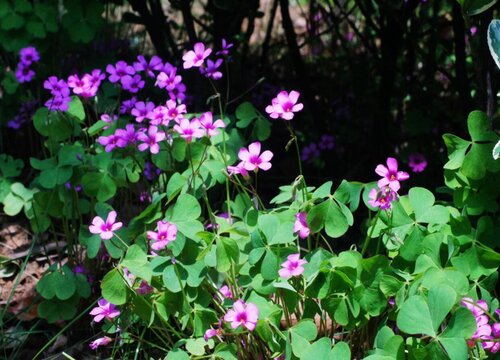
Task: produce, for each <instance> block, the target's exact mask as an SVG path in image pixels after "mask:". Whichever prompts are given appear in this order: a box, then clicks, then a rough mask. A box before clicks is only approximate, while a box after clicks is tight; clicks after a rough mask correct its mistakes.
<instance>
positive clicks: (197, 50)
mask: <svg viewBox="0 0 500 360" xmlns="http://www.w3.org/2000/svg"><path fill="white" fill-rule="evenodd" d="M211 53H212V49H210V48H207V49H205V44H203V43H201V42H199V43H196V44H194V50H189V51H188V52H187V53H185V54H184V56H183V57H182V60H184V64H183V67H184V69H190V68H192V67H200V66H202V65H203V62H204V61H205V59H206V58H207V57H208V56H209V55H210V54H211Z"/></svg>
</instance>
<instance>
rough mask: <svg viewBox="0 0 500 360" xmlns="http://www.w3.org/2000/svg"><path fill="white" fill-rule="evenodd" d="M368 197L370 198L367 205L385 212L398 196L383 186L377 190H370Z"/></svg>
mask: <svg viewBox="0 0 500 360" xmlns="http://www.w3.org/2000/svg"><path fill="white" fill-rule="evenodd" d="M368 197H369V198H370V200H368V203H369V204H370V205H371V206H373V207H377V208H380V209H381V210H387V209H389V208H390V207H391V206H392V205H391V204H392V202H393V201H395V200H396V199H397V197H398V194H397V193H396V192H395V191H394V190H392V189H391V188H390V187H388V186H384V187H383V188H381V189H378V190H377V189H376V188H373V189H371V190H370V193H369V194H368Z"/></svg>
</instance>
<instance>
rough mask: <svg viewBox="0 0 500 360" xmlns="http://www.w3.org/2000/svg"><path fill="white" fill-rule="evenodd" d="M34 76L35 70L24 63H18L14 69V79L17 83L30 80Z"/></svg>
mask: <svg viewBox="0 0 500 360" xmlns="http://www.w3.org/2000/svg"><path fill="white" fill-rule="evenodd" d="M34 77H35V72H34V71H33V70H32V69H30V68H29V66H28V65H25V64H24V63H22V62H21V63H19V64H18V65H17V69H16V79H17V81H18V82H19V83H25V82H30V81H31V80H33V78H34Z"/></svg>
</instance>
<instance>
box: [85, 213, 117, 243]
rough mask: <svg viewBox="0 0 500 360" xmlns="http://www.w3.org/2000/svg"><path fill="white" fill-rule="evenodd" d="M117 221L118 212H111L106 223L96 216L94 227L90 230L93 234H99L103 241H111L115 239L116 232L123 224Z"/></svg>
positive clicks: (93, 221)
mask: <svg viewBox="0 0 500 360" xmlns="http://www.w3.org/2000/svg"><path fill="white" fill-rule="evenodd" d="M115 221H116V211H111V212H110V213H109V214H108V217H107V218H106V222H104V220H103V219H102V218H101V217H99V216H96V217H94V219H93V220H92V225H90V226H89V230H90V232H91V233H92V234H99V236H100V237H101V239H103V240H109V239H111V238H112V237H113V235H114V232H115V231H116V230H118V229H120V228H121V227H122V226H123V224H122V223H121V222H115Z"/></svg>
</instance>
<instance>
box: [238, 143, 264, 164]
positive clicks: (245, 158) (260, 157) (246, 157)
mask: <svg viewBox="0 0 500 360" xmlns="http://www.w3.org/2000/svg"><path fill="white" fill-rule="evenodd" d="M238 157H239V158H240V160H241V161H242V162H243V167H244V168H245V169H246V170H248V171H255V172H257V171H258V170H259V169H262V170H264V171H266V170H269V169H270V168H271V162H270V161H271V159H272V158H273V153H272V152H271V151H269V150H266V151H264V152H263V153H262V154H261V153H260V142H258V141H256V142H254V143H251V144H250V145H249V146H248V150H247V149H246V148H241V149H240V151H239V152H238Z"/></svg>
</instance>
